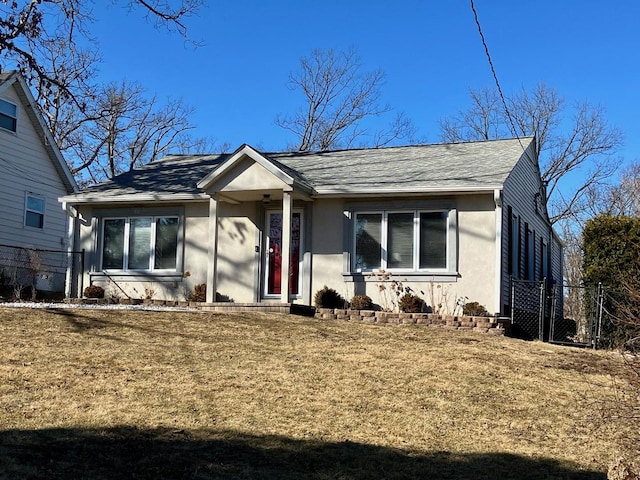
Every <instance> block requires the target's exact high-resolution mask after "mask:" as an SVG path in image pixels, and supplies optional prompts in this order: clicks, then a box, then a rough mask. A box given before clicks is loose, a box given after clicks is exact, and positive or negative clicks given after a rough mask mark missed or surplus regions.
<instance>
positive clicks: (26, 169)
mask: <svg viewBox="0 0 640 480" xmlns="http://www.w3.org/2000/svg"><path fill="white" fill-rule="evenodd" d="M1 97H2V98H3V99H5V100H8V101H10V102H12V103H14V104H16V105H17V107H18V112H17V128H16V132H15V133H14V132H9V131H6V130H2V129H0V205H3V208H2V209H0V226H1V228H0V243H1V244H9V245H16V246H31V247H36V248H43V249H63V248H65V247H66V235H67V216H66V214H65V213H64V212H63V210H62V208H61V206H60V204H59V203H58V197H61V196H63V195H65V194H67V193H68V191H67V189H66V187H65V186H64V183H63V182H62V180H61V179H60V176H59V174H58V172H57V170H56V169H55V167H54V165H53V164H52V161H51V159H50V157H49V155H48V154H47V151H46V150H45V148H44V145H43V143H42V142H43V139H42V138H41V136H40V135H39V134H38V131H37V130H36V129H35V128H34V126H33V124H32V123H31V121H30V118H29V116H28V115H27V113H26V111H25V109H24V108H23V106H22V103H21V102H20V99H19V98H18V95H17V93H16V92H15V89H14V88H13V87H12V88H9V89H7V90H5V91H4V92H3V93H2V95H1ZM27 193H31V194H34V195H35V196H38V197H41V198H43V199H44V201H45V215H44V228H42V229H40V228H33V227H27V226H25V224H24V215H25V196H26V194H27Z"/></svg>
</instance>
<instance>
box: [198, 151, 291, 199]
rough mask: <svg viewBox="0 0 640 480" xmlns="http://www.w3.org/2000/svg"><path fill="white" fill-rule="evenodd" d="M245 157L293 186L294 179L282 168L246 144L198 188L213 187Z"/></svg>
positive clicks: (201, 182)
mask: <svg viewBox="0 0 640 480" xmlns="http://www.w3.org/2000/svg"><path fill="white" fill-rule="evenodd" d="M244 156H247V157H249V158H251V159H252V160H253V161H254V162H256V163H257V164H259V165H261V166H262V167H264V168H265V169H266V170H267V171H269V172H270V173H272V174H273V175H274V176H276V177H277V178H279V179H280V180H282V181H283V182H284V183H286V184H287V185H293V177H291V176H290V175H288V174H287V173H285V172H283V171H282V170H281V169H280V168H278V167H276V166H275V165H274V164H273V163H271V161H270V160H269V159H267V158H266V157H265V156H264V155H262V154H261V153H260V152H258V151H257V150H256V149H255V148H253V147H252V146H251V145H247V144H244V145H242V146H241V147H240V148H238V149H237V150H236V151H235V152H234V153H233V154H231V156H230V157H229V158H228V159H227V160H225V161H224V162H223V163H222V164H221V165H220V166H219V167H218V168H216V169H215V170H214V171H213V172H211V173H210V174H209V175H207V176H206V177H204V178H203V179H202V180H200V181H199V182H198V183H197V184H196V185H197V187H198V188H202V189H206V188H207V187H208V186H209V185H211V184H212V183H213V182H214V181H215V180H216V179H217V178H219V177H221V176H222V175H224V174H225V172H227V171H228V170H230V169H231V168H233V166H234V165H235V164H236V163H237V162H238V161H240V160H241V159H242V158H243V157H244Z"/></svg>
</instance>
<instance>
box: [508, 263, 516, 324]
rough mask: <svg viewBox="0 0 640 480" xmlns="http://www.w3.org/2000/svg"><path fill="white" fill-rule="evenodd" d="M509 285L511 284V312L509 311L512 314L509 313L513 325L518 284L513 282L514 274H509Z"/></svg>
mask: <svg viewBox="0 0 640 480" xmlns="http://www.w3.org/2000/svg"><path fill="white" fill-rule="evenodd" d="M509 285H510V286H511V312H509V313H510V314H511V315H509V316H510V317H511V325H513V322H514V318H513V317H514V312H515V304H516V285H515V283H514V282H513V275H510V276H509Z"/></svg>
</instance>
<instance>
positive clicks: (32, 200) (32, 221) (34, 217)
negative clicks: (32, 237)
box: [24, 193, 45, 228]
mask: <svg viewBox="0 0 640 480" xmlns="http://www.w3.org/2000/svg"><path fill="white" fill-rule="evenodd" d="M44 206H45V205H44V198H42V197H39V196H36V195H33V194H32V193H27V195H26V197H25V209H24V210H25V211H24V224H25V226H27V227H33V228H44Z"/></svg>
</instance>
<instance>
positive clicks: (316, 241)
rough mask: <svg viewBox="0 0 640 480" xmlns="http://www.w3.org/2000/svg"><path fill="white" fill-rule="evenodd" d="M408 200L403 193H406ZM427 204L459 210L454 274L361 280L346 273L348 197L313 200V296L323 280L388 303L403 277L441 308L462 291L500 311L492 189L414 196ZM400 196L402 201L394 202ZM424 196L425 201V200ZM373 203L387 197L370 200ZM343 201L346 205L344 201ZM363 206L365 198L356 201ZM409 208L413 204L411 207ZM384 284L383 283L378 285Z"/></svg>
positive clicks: (341, 289)
mask: <svg viewBox="0 0 640 480" xmlns="http://www.w3.org/2000/svg"><path fill="white" fill-rule="evenodd" d="M405 200H406V199H405ZM412 201H414V202H423V204H425V205H428V204H429V203H430V202H431V201H433V202H435V203H434V205H441V204H443V203H446V204H448V205H451V206H452V207H453V208H454V210H455V214H456V215H457V225H458V230H457V239H452V240H451V241H452V242H457V266H453V269H454V270H455V271H456V273H457V274H458V275H457V277H456V278H449V277H450V276H446V280H443V277H439V276H437V275H434V276H429V275H422V276H421V277H419V279H415V277H414V278H412V276H411V275H410V274H407V273H395V274H394V273H392V274H391V276H390V277H389V278H388V279H387V280H386V282H385V281H382V280H381V277H380V276H379V275H375V274H365V275H364V276H363V277H364V282H362V281H356V282H353V281H350V277H349V276H344V275H343V273H346V272H344V270H345V267H346V266H345V262H344V254H343V252H344V250H345V242H348V241H349V238H345V236H346V237H350V236H351V235H352V232H351V231H345V228H348V229H349V230H350V229H351V227H349V226H348V223H345V221H344V214H343V212H344V210H345V208H349V207H348V205H349V202H345V201H343V200H340V199H327V200H316V202H315V203H314V206H313V212H314V213H313V232H312V236H313V242H312V254H313V273H312V282H311V285H312V287H311V293H312V299H313V295H315V292H317V291H318V290H320V289H321V288H323V287H324V286H325V285H326V286H328V287H330V288H333V289H335V290H337V291H338V293H340V294H341V295H342V296H343V297H344V298H345V299H347V300H350V299H351V297H353V295H354V294H366V295H369V296H370V297H371V298H372V299H373V301H374V303H377V304H379V305H381V306H382V307H391V306H392V305H391V304H392V301H393V300H394V297H395V294H393V293H392V292H391V282H393V281H394V280H395V281H401V282H402V283H403V285H404V286H409V287H411V288H412V289H413V291H414V292H416V293H418V294H419V295H420V296H421V297H423V298H424V299H425V301H427V303H430V304H431V303H434V304H436V305H439V304H442V308H443V310H446V311H448V312H451V311H453V309H454V308H455V305H456V300H457V299H458V298H459V297H466V298H467V301H470V302H471V301H474V302H479V303H480V304H482V305H484V306H485V307H486V308H487V310H488V311H489V312H493V311H498V310H494V309H496V308H497V306H496V305H495V298H496V295H495V290H494V289H495V288H496V286H495V277H496V274H495V258H496V250H495V249H496V223H495V219H496V217H495V210H494V208H495V205H494V202H493V194H486V195H468V196H464V195H462V196H458V197H451V198H446V199H443V198H438V199H429V198H424V199H412ZM389 202H390V204H391V205H393V208H394V209H399V208H401V207H399V206H398V205H401V204H402V202H403V200H402V199H390V200H389ZM398 202H400V204H399V203H398ZM424 202H426V203H424ZM371 204H372V205H375V207H376V208H380V207H381V206H384V205H385V202H382V201H380V200H374V201H372V203H371ZM345 205H347V207H345ZM359 208H361V209H366V202H363V204H362V205H361V206H360V207H359ZM411 208H412V207H411ZM383 286H384V287H385V288H382V287H383Z"/></svg>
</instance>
